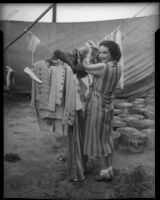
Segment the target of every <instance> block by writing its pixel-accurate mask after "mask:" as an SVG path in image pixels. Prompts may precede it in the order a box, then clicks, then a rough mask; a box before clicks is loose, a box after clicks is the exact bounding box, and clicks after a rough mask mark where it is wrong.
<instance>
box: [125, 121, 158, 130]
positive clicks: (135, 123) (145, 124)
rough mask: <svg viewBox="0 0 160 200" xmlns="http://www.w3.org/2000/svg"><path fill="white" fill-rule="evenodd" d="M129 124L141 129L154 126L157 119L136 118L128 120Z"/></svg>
mask: <svg viewBox="0 0 160 200" xmlns="http://www.w3.org/2000/svg"><path fill="white" fill-rule="evenodd" d="M128 124H129V126H131V127H134V128H137V129H139V130H142V129H146V128H150V127H154V126H155V121H154V120H150V119H136V120H130V121H128Z"/></svg>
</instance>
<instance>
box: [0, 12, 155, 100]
mask: <svg viewBox="0 0 160 200" xmlns="http://www.w3.org/2000/svg"><path fill="white" fill-rule="evenodd" d="M126 20H127V19H119V20H109V21H101V22H79V23H37V24H36V25H35V26H34V27H33V28H32V30H31V31H32V33H33V34H34V35H35V36H36V37H38V38H39V39H40V41H41V42H40V44H39V45H38V47H37V49H36V51H35V53H34V62H36V61H38V60H42V59H46V58H50V57H51V55H52V52H53V51H54V50H55V49H62V50H65V51H72V50H73V49H74V48H79V47H81V46H83V45H84V43H85V42H86V41H87V40H92V41H94V42H98V41H100V40H102V39H103V38H104V37H105V36H106V35H108V34H109V33H111V32H112V31H114V30H115V29H116V28H117V27H119V26H121V25H122V24H124V26H123V27H122V28H121V29H120V30H121V33H122V35H123V40H122V45H123V46H122V47H123V55H124V89H123V90H121V89H117V91H116V96H117V97H130V96H140V95H141V94H144V93H145V92H148V91H149V90H150V89H153V88H154V71H155V70H154V53H155V52H154V51H155V48H154V45H155V44H154V38H155V32H156V30H157V29H158V28H159V18H158V15H153V16H146V17H138V18H133V19H132V20H131V21H130V22H128V23H126V25H125V22H126ZM30 25H31V23H30V22H19V21H1V24H0V30H2V31H3V33H4V47H5V46H7V45H8V44H9V43H10V42H12V41H13V40H14V39H15V38H16V37H17V36H18V35H19V34H21V33H22V32H23V31H24V29H25V28H26V27H28V26H30ZM31 62H32V60H31V52H30V51H28V50H27V40H26V35H24V36H23V37H22V38H20V39H19V40H18V41H17V42H16V43H14V44H13V45H12V46H11V47H9V48H8V49H7V50H6V52H5V53H4V65H9V66H11V67H12V68H13V70H14V71H15V83H16V90H17V91H18V92H30V91H31V79H30V78H29V76H28V75H27V74H25V73H24V68H25V67H26V66H31Z"/></svg>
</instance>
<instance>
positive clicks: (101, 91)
mask: <svg viewBox="0 0 160 200" xmlns="http://www.w3.org/2000/svg"><path fill="white" fill-rule="evenodd" d="M90 70H91V69H90ZM92 70H93V73H92V74H95V71H96V73H97V76H96V75H94V79H93V88H92V90H91V94H90V98H89V99H88V101H87V103H86V110H85V138H84V154H85V155H88V156H99V157H100V156H108V155H109V154H112V153H113V150H114V144H113V138H112V121H113V111H114V106H113V103H112V96H113V93H114V91H115V89H116V87H117V85H118V82H119V80H120V77H121V68H120V66H119V65H117V63H116V64H115V62H111V63H109V64H106V66H105V68H104V71H103V76H98V70H97V69H95V68H93V69H92ZM100 74H101V71H100Z"/></svg>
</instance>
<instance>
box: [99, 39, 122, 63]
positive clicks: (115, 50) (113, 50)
mask: <svg viewBox="0 0 160 200" xmlns="http://www.w3.org/2000/svg"><path fill="white" fill-rule="evenodd" d="M99 46H104V47H107V48H108V50H109V52H110V54H111V57H112V59H113V60H116V61H117V62H119V60H120V59H121V55H122V54H121V50H120V48H119V45H118V44H117V43H116V42H114V41H112V40H104V41H102V42H101V43H100V44H99Z"/></svg>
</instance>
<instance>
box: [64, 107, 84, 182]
mask: <svg viewBox="0 0 160 200" xmlns="http://www.w3.org/2000/svg"><path fill="white" fill-rule="evenodd" d="M68 140H69V142H68V162H67V164H68V167H67V178H68V180H69V181H82V180H84V179H85V176H84V165H83V159H84V158H83V152H82V151H83V142H84V121H83V115H82V110H79V111H76V115H75V121H74V125H73V126H70V125H69V127H68Z"/></svg>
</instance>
